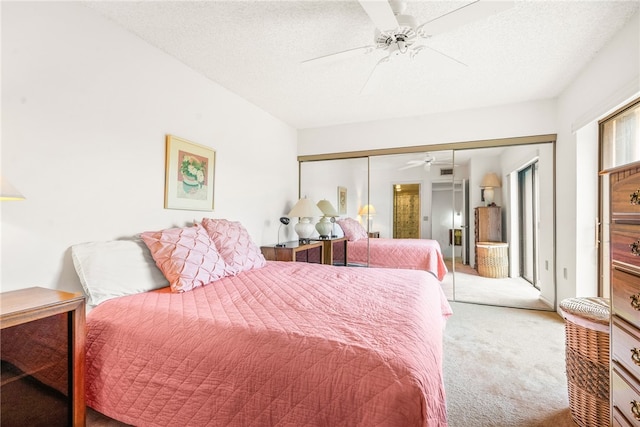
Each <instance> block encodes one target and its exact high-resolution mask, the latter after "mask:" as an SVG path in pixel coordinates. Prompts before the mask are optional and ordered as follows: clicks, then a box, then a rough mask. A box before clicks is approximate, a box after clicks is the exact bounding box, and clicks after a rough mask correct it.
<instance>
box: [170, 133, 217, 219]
mask: <svg viewBox="0 0 640 427" xmlns="http://www.w3.org/2000/svg"><path fill="white" fill-rule="evenodd" d="M166 155H167V158H166V166H165V183H164V207H165V209H185V210H197V211H212V210H213V187H214V185H213V184H214V172H215V161H216V152H215V150H212V149H211V148H209V147H205V146H204V145H199V144H196V143H193V142H191V141H187V140H186V139H182V138H178V137H176V136H173V135H167V154H166Z"/></svg>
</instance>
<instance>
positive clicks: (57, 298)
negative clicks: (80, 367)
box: [0, 287, 84, 328]
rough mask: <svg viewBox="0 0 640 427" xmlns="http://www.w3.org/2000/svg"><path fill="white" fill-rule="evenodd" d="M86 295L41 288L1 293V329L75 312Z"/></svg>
mask: <svg viewBox="0 0 640 427" xmlns="http://www.w3.org/2000/svg"><path fill="white" fill-rule="evenodd" d="M83 304H84V295H82V294H75V293H70V292H64V291H58V290H55V289H47V288H40V287H33V288H25V289H18V290H15V291H7V292H2V293H0V327H2V328H5V327H8V326H13V325H15V324H16V323H22V322H25V321H30V320H35V319H36V318H42V317H47V316H50V315H53V314H56V313H63V312H65V311H70V310H74V309H75V308H77V306H78V305H83Z"/></svg>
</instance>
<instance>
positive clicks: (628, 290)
mask: <svg viewBox="0 0 640 427" xmlns="http://www.w3.org/2000/svg"><path fill="white" fill-rule="evenodd" d="M611 306H612V312H613V314H615V315H617V316H620V317H621V318H623V319H624V320H626V321H627V322H629V323H631V324H632V325H633V326H635V327H638V328H640V277H639V276H636V275H635V274H631V273H628V272H627V271H625V270H624V269H621V267H620V266H618V265H614V266H613V274H612V275H611Z"/></svg>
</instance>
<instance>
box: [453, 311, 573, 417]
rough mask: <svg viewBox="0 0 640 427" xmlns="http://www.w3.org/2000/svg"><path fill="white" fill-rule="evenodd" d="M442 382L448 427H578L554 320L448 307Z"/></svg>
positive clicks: (543, 314)
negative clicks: (574, 421)
mask: <svg viewBox="0 0 640 427" xmlns="http://www.w3.org/2000/svg"><path fill="white" fill-rule="evenodd" d="M451 306H452V307H453V311H454V314H453V316H452V317H451V318H449V320H448V322H447V327H446V330H445V342H444V353H445V357H444V377H445V388H446V390H447V406H448V411H449V426H450V427H471V426H472V427H484V426H486V427H489V426H491V427H513V426H524V427H533V426H541V427H542V426H548V427H574V426H575V425H576V424H574V423H573V421H572V419H571V414H570V411H569V403H568V394H567V383H566V375H565V366H566V365H565V344H564V323H563V320H562V318H561V317H560V316H559V315H558V314H556V313H555V312H548V311H536V310H523V309H516V308H505V307H493V306H487V305H476V304H466V303H456V302H453V303H451Z"/></svg>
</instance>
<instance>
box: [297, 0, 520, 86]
mask: <svg viewBox="0 0 640 427" xmlns="http://www.w3.org/2000/svg"><path fill="white" fill-rule="evenodd" d="M359 2H360V5H361V6H362V8H363V9H364V11H365V12H366V13H367V15H368V16H369V18H370V19H371V21H372V23H373V24H374V26H375V31H374V41H373V43H374V44H372V45H368V46H361V47H356V48H351V49H347V50H344V51H340V52H335V53H331V54H328V55H323V56H320V57H316V58H312V59H308V60H306V61H302V63H303V64H309V63H319V62H327V61H332V60H336V59H340V58H343V57H351V56H353V55H354V54H358V53H364V54H370V53H372V52H384V53H385V56H383V57H382V58H381V59H380V60H379V61H378V62H377V63H376V64H375V65H374V67H373V70H372V71H371V73H370V74H369V77H368V79H367V82H365V86H364V87H363V89H364V88H365V87H366V86H367V83H368V82H369V80H370V79H371V76H372V75H373V73H374V71H375V70H376V68H377V67H378V65H380V64H382V63H385V62H389V61H390V60H392V59H393V58H394V57H399V56H404V55H407V56H408V57H409V58H410V59H413V58H415V56H416V55H418V54H419V53H420V52H421V51H422V50H424V49H430V50H432V51H434V52H436V53H438V54H440V55H444V56H446V57H447V58H449V59H451V60H453V61H456V62H458V63H459V64H462V65H465V66H466V64H464V63H463V62H460V61H459V60H457V59H455V58H453V57H451V56H449V55H447V54H445V53H443V52H440V51H438V50H436V49H433V48H431V47H429V46H428V45H427V44H426V41H427V40H428V39H429V38H431V37H433V36H436V35H438V34H441V33H444V32H447V31H451V30H453V29H455V28H456V27H460V26H462V25H465V24H467V23H469V22H473V21H477V20H480V19H483V18H486V17H488V16H490V15H493V14H496V13H498V12H501V11H503V10H506V9H508V8H510V7H512V6H513V1H487V0H475V1H472V2H470V3H469V4H466V5H464V6H462V7H459V8H457V9H455V10H453V11H451V12H448V13H446V14H444V15H442V16H439V17H437V18H435V19H432V20H430V21H427V22H424V23H422V24H419V25H418V24H417V21H416V19H415V18H414V17H413V16H411V15H406V14H404V12H405V9H406V6H407V4H406V1H404V0H388V1H387V0H359Z"/></svg>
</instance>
